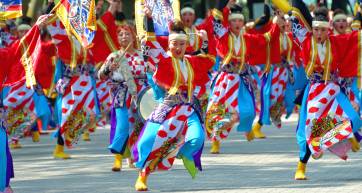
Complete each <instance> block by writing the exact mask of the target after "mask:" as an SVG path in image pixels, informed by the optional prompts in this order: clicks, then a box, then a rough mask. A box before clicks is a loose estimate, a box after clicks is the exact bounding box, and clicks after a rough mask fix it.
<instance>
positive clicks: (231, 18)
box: [229, 13, 244, 21]
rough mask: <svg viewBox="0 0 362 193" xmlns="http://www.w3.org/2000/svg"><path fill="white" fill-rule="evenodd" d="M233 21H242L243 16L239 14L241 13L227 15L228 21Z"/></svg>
mask: <svg viewBox="0 0 362 193" xmlns="http://www.w3.org/2000/svg"><path fill="white" fill-rule="evenodd" d="M233 19H241V20H244V15H243V14H241V13H231V14H230V15H229V21H230V20H233Z"/></svg>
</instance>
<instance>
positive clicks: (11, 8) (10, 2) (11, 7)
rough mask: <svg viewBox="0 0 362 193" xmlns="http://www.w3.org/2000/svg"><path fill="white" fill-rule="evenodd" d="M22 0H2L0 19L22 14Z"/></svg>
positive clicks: (0, 3) (12, 17)
mask: <svg viewBox="0 0 362 193" xmlns="http://www.w3.org/2000/svg"><path fill="white" fill-rule="evenodd" d="M22 15H23V13H22V5H21V0H0V20H7V19H14V18H17V17H20V16H22Z"/></svg>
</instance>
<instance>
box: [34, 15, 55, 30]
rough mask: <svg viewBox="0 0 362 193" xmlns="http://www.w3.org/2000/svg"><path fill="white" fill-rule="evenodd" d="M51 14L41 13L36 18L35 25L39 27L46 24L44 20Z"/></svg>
mask: <svg viewBox="0 0 362 193" xmlns="http://www.w3.org/2000/svg"><path fill="white" fill-rule="evenodd" d="M52 16H53V14H46V15H41V16H40V17H39V18H38V20H37V21H36V23H35V25H37V26H39V27H40V28H42V27H44V26H45V25H46V22H47V21H48V19H49V18H50V17H52Z"/></svg>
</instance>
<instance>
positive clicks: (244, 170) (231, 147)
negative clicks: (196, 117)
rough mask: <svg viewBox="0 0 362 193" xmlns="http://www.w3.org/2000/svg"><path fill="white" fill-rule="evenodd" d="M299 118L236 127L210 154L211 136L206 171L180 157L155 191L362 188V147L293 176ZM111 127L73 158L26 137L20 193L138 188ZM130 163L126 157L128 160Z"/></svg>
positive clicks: (156, 181) (19, 163) (19, 160)
mask: <svg viewBox="0 0 362 193" xmlns="http://www.w3.org/2000/svg"><path fill="white" fill-rule="evenodd" d="M295 127H296V121H295V118H294V121H293V120H292V121H289V122H287V123H286V124H284V127H283V128H282V129H280V130H278V129H276V128H274V127H265V128H264V131H265V133H266V134H267V137H268V138H267V139H265V140H256V141H253V142H252V143H249V142H247V141H246V140H245V138H244V136H243V135H241V134H240V133H236V132H233V133H232V134H231V136H230V138H229V139H228V140H226V141H225V142H223V143H222V149H221V151H222V154H219V155H212V154H209V150H210V143H209V142H206V147H205V149H204V154H203V157H202V161H203V169H204V171H203V172H200V173H199V174H198V175H197V178H196V179H195V180H192V179H191V177H190V176H189V175H188V173H187V171H186V170H184V168H183V166H182V165H181V164H182V162H181V161H180V160H177V161H176V163H175V165H174V167H173V169H172V170H171V171H167V172H156V173H154V174H153V175H152V176H151V177H150V179H149V188H150V192H258V193H260V192H277V193H280V192H288V193H289V192H328V193H332V192H362V172H361V171H362V153H361V152H359V153H353V154H352V153H350V157H349V159H348V161H343V160H340V159H339V158H337V157H336V156H334V155H332V154H330V153H328V154H326V155H325V156H324V157H323V158H322V159H321V160H311V162H310V163H309V167H308V168H307V175H308V178H309V180H307V181H294V180H293V177H294V170H295V167H296V164H297V161H298V148H297V144H296V140H295V134H294V133H295V131H294V130H295ZM108 133H109V131H108V129H107V128H101V129H98V130H97V131H96V133H95V134H93V135H91V138H92V141H91V142H83V141H81V142H80V143H79V144H78V145H77V146H76V147H75V148H73V149H71V150H68V152H69V153H70V154H71V155H72V159H70V160H54V159H53V157H52V150H53V147H54V144H55V140H51V138H50V136H42V138H41V142H40V143H37V144H35V143H33V142H31V139H25V140H23V141H22V145H23V148H22V149H19V150H13V151H12V152H13V157H14V165H15V175H16V178H15V179H14V180H13V181H12V187H13V189H14V192H15V193H64V192H72V193H73V192H74V193H86V192H89V193H113V192H117V193H118V192H134V188H133V185H134V181H135V180H136V178H137V172H136V171H135V170H134V169H129V168H128V167H127V166H125V169H124V170H123V171H122V172H120V173H113V172H111V166H112V163H113V156H112V155H111V154H110V153H109V152H108V151H107V149H106V147H107V142H108ZM124 165H125V162H124Z"/></svg>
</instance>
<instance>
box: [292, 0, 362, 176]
mask: <svg viewBox="0 0 362 193" xmlns="http://www.w3.org/2000/svg"><path fill="white" fill-rule="evenodd" d="M293 5H296V6H298V8H299V10H301V11H302V13H303V16H304V18H303V19H299V18H300V16H299V14H296V15H295V16H293V19H294V21H293V22H298V23H299V24H301V26H307V25H309V26H312V32H309V33H307V34H306V36H297V38H298V40H304V41H303V42H302V44H301V46H302V52H301V57H302V61H303V64H304V65H305V69H306V75H307V76H308V79H309V83H308V85H307V87H306V89H305V91H304V95H303V100H302V105H301V109H300V116H299V123H298V128H297V141H298V145H299V148H300V161H299V162H298V166H297V170H296V173H295V179H296V180H305V179H306V175H305V171H306V164H307V162H308V160H309V158H310V156H311V155H312V157H313V158H315V159H319V158H321V157H322V155H323V153H324V151H325V150H329V151H331V152H332V153H334V154H336V155H337V156H339V157H340V158H341V159H344V160H345V159H347V152H348V151H349V150H350V149H352V151H358V150H359V148H360V147H359V143H358V141H357V140H356V138H355V137H354V135H353V133H354V132H356V131H357V130H358V129H359V128H360V126H361V120H360V117H359V115H358V113H357V111H358V109H356V106H355V105H353V101H350V100H349V99H348V97H347V96H346V95H347V94H346V93H345V92H344V89H343V87H341V86H340V85H339V84H338V75H337V71H341V70H342V71H343V70H347V69H349V70H350V71H355V70H356V69H353V66H349V65H348V64H339V63H338V62H341V61H343V57H344V56H345V54H344V53H345V52H346V50H347V49H346V47H345V46H346V45H352V44H353V40H355V38H357V36H359V35H360V33H359V32H353V33H352V34H349V35H343V36H332V35H328V31H329V30H328V29H329V19H328V9H326V8H324V7H321V8H318V9H317V10H316V11H315V12H314V18H313V21H311V19H312V17H311V16H310V15H309V12H308V11H306V10H308V9H307V8H306V6H305V4H304V3H303V2H302V1H300V0H295V1H293ZM303 20H304V21H306V22H307V23H304V22H303ZM310 24H312V25H310ZM304 29H305V28H304ZM302 30H303V29H302ZM295 32H296V34H299V35H300V33H298V31H295ZM348 51H350V52H357V49H350V48H349V49H348ZM357 58H358V57H355V60H356V61H357ZM350 94H353V93H350Z"/></svg>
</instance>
